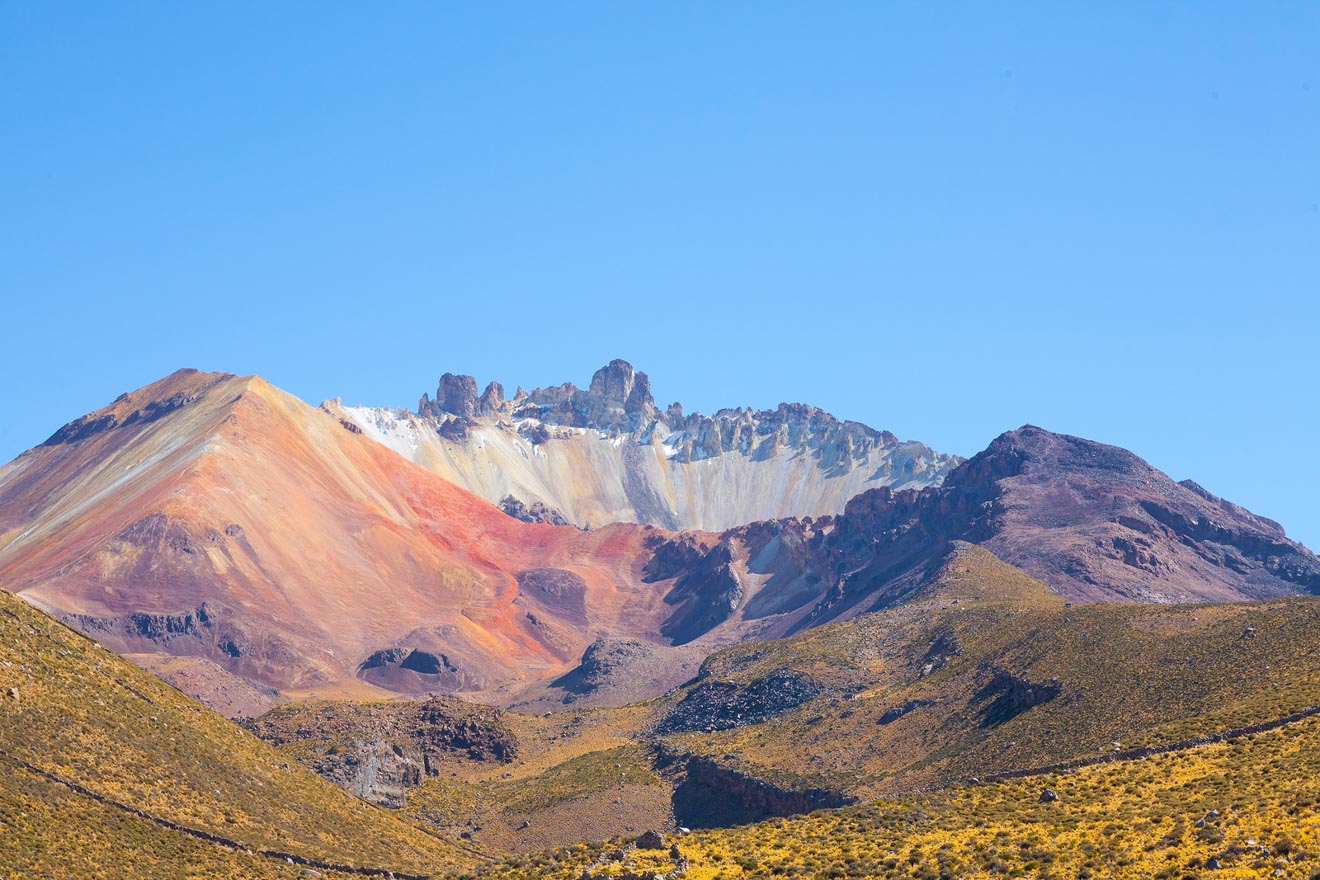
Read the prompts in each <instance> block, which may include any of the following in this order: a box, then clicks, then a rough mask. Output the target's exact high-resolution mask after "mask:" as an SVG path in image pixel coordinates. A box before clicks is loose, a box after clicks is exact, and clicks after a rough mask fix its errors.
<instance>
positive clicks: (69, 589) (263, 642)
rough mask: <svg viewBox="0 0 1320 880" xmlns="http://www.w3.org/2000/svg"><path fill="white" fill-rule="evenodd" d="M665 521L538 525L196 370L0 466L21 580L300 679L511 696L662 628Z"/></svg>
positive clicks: (85, 615)
mask: <svg viewBox="0 0 1320 880" xmlns="http://www.w3.org/2000/svg"><path fill="white" fill-rule="evenodd" d="M662 536H663V533H659V532H656V531H655V530H652V529H648V528H645V527H640V526H635V525H616V526H608V527H605V528H601V529H599V530H594V531H580V530H578V529H576V528H572V527H563V526H551V525H544V524H531V523H524V522H520V521H518V520H515V519H513V518H512V517H509V516H506V515H505V514H503V513H501V512H500V511H499V510H498V509H496V508H495V507H493V506H491V505H490V504H488V503H487V502H485V501H483V500H481V499H480V498H478V497H476V496H475V495H472V494H470V493H469V492H466V491H464V490H462V489H460V488H458V487H457V486H454V485H453V484H451V483H448V482H446V481H444V480H443V479H441V478H439V477H437V476H436V475H434V474H432V473H431V472H429V471H427V470H425V469H423V468H421V467H419V466H417V465H414V464H412V463H411V462H409V461H407V460H406V459H404V458H403V457H401V456H399V455H398V454H396V453H394V452H393V451H391V450H389V449H388V448H386V447H384V446H382V445H380V444H378V443H376V442H375V441H372V440H370V439H368V438H366V437H364V436H362V435H361V434H360V433H357V432H355V430H354V429H353V428H352V427H351V426H347V425H344V424H342V423H341V422H340V421H339V420H338V419H336V418H335V417H333V416H331V415H330V414H328V413H326V412H324V411H322V410H318V409H315V408H313V407H311V406H308V405H307V404H305V403H303V402H302V401H300V400H298V399H297V398H295V397H293V396H291V395H289V394H287V393H285V392H283V391H281V390H279V389H278V388H275V387H274V386H272V385H271V384H270V383H268V382H266V381H265V380H263V379H261V378H259V377H254V376H247V377H236V376H232V375H227V374H213V373H200V372H197V371H194V370H183V371H180V372H178V373H175V374H173V375H171V376H169V377H167V378H165V379H163V380H161V381H159V382H157V383H155V384H153V385H149V386H147V387H145V388H142V389H140V390H138V391H136V392H133V393H132V394H127V395H124V396H122V397H120V398H119V399H118V400H116V401H115V402H114V403H113V404H112V405H110V406H109V407H106V408H105V409H102V410H98V411H97V412H94V413H91V414H89V415H87V416H85V417H83V418H81V419H79V420H77V421H75V422H72V423H70V424H69V425H67V426H65V427H64V428H63V429H61V430H60V431H59V432H57V433H56V434H55V435H54V436H52V437H51V438H50V440H48V441H47V442H46V443H45V444H43V445H41V446H39V447H37V448H35V449H32V450H30V451H28V452H26V453H24V454H23V455H22V456H20V457H19V458H18V459H16V460H15V461H14V462H12V463H10V464H9V465H7V466H5V467H4V468H3V469H0V584H4V585H5V587H6V588H8V589H11V590H14V591H16V592H18V593H20V594H21V595H22V596H23V597H24V598H26V599H27V600H29V601H31V602H33V603H35V604H36V605H38V606H40V607H42V608H44V609H46V610H48V611H51V612H53V613H55V614H57V615H59V616H61V617H62V618H64V619H65V620H68V621H69V622H71V623H72V624H74V625H75V626H77V627H79V628H80V629H82V630H84V631H86V632H89V633H91V634H93V635H94V636H95V637H96V638H98V639H99V640H101V641H102V642H104V643H105V644H107V645H108V646H109V647H111V648H113V649H115V650H119V651H121V652H130V653H159V652H164V653H168V654H174V655H180V656H195V657H204V658H207V659H210V660H213V661H215V662H217V663H219V664H220V665H221V666H223V667H224V668H225V669H227V670H228V671H229V672H231V673H234V674H237V675H240V676H243V677H246V678H249V679H252V680H254V681H256V682H260V683H263V684H265V685H270V686H274V687H277V688H279V689H281V690H283V691H285V692H286V693H294V694H297V693H317V694H320V695H344V694H350V693H362V692H363V690H364V689H367V690H369V688H367V686H366V685H364V683H363V682H364V681H365V682H369V683H371V684H373V685H377V686H381V687H384V688H387V689H389V690H396V691H403V692H412V693H418V692H423V691H431V690H434V691H460V692H467V693H486V694H488V695H492V696H494V695H496V694H498V693H499V692H502V691H507V690H511V689H513V688H515V687H516V686H520V685H522V684H525V683H527V682H529V681H534V680H538V679H543V678H546V677H549V676H554V675H558V674H562V673H563V672H566V671H567V670H569V669H570V668H572V667H573V666H574V665H576V663H577V661H578V659H579V658H580V657H581V655H582V653H583V651H584V649H585V648H586V647H587V646H588V645H589V644H591V643H592V642H593V641H594V640H595V639H597V638H598V637H600V636H617V635H625V636H641V637H644V638H649V639H651V640H656V639H657V636H656V634H657V633H658V632H659V631H660V627H661V624H662V622H663V620H664V619H665V617H666V616H667V615H668V613H669V611H670V609H669V608H668V606H667V605H666V604H665V602H664V596H665V594H666V592H667V591H668V586H669V585H667V584H666V583H664V582H655V581H654V579H652V580H653V582H651V583H644V582H643V577H644V574H643V571H642V569H643V566H644V565H645V564H646V562H647V560H648V559H649V558H650V555H651V554H650V550H649V549H648V548H649V547H651V546H654V545H655V544H656V543H657V540H658V539H659V538H661V537H662Z"/></svg>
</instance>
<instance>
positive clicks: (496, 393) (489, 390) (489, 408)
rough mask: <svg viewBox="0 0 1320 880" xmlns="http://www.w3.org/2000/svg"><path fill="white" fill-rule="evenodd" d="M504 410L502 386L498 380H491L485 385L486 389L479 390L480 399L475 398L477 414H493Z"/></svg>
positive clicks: (487, 415)
mask: <svg viewBox="0 0 1320 880" xmlns="http://www.w3.org/2000/svg"><path fill="white" fill-rule="evenodd" d="M503 411H504V386H503V385H501V384H500V383H499V382H491V383H490V384H488V385H487V386H486V390H485V391H483V392H481V397H480V399H478V400H477V415H479V416H486V417H489V416H494V415H499V414H500V413H502V412H503Z"/></svg>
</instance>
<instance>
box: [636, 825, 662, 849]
mask: <svg viewBox="0 0 1320 880" xmlns="http://www.w3.org/2000/svg"><path fill="white" fill-rule="evenodd" d="M636 844H637V848H638V849H664V848H665V836H664V835H663V834H661V833H660V832H659V831H655V830H654V829H653V830H651V831H646V832H644V833H643V834H642V836H641V837H638V838H637V840H636Z"/></svg>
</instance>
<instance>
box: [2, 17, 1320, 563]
mask: <svg viewBox="0 0 1320 880" xmlns="http://www.w3.org/2000/svg"><path fill="white" fill-rule="evenodd" d="M1318 47H1320V5H1316V4H1314V3H1310V2H1297V3H1272V2H1264V0H1262V2H1243V3H1237V4H1219V3H1208V2H1185V3H1176V2H1166V3H1093V4H1075V3H1070V4H1058V3H1043V2H1042V3H1036V4H998V3H996V4H989V3H966V4H956V3H947V4H931V3H917V2H913V3H905V2H893V3H873V2H863V3H856V4H848V3H840V4H820V3H805V2H802V3H793V4H781V3H771V2H760V0H758V2H754V3H745V4H744V3H732V2H729V3H714V4H713V3H705V2H702V3H680V2H665V3H604V2H602V3H599V4H581V3H523V4H504V3H495V2H472V3H466V4H460V3H418V4H409V3H402V2H399V3H384V4H381V3H360V4H355V5H335V4H329V3H305V4H304V3H294V2H281V3H269V2H259V3H251V4H243V3H223V4H198V3H154V4H143V3H88V4H77V3H19V2H11V3H3V4H0V298H2V299H0V302H2V304H3V318H2V320H3V327H4V333H3V336H2V337H0V370H3V375H4V378H5V383H4V397H3V404H2V405H0V460H8V459H9V458H11V457H13V456H15V455H17V454H18V453H19V452H21V451H22V450H23V449H25V448H27V447H29V446H31V445H34V444H36V443H38V442H40V441H41V440H43V439H44V438H45V437H47V436H48V435H49V434H51V433H52V432H53V431H54V430H55V429H56V428H58V427H59V426H60V425H61V424H63V423H64V422H66V421H68V420H69V419H71V418H74V417H76V416H78V415H80V414H82V413H84V412H86V411H88V410H91V409H94V408H96V407H99V406H102V405H104V404H106V403H108V402H109V401H110V400H111V399H113V398H114V397H115V396H116V395H118V394H119V393H120V392H123V391H126V390H129V389H131V388H135V387H138V386H140V385H143V384H145V383H147V382H150V381H152V380H154V379H156V378H159V377H160V376H162V375H164V374H165V373H168V372H170V371H172V370H174V369H176V368H178V367H180V366H185V365H186V366H196V367H199V368H203V369H208V370H224V371H230V372H237V373H260V374H262V375H264V376H266V377H267V378H268V379H270V380H271V381H272V382H274V383H275V384H277V385H279V386H281V387H283V388H285V389H287V390H289V391H291V392H293V393H295V394H297V395H299V396H300V397H302V398H304V399H305V400H308V401H310V402H312V403H317V402H319V401H320V400H322V399H324V398H327V397H333V396H342V397H343V398H345V399H346V400H347V401H349V402H352V403H358V402H362V403H371V404H380V405H400V406H404V405H406V406H413V405H415V402H416V400H417V398H418V397H419V396H420V395H421V393H422V392H423V391H432V392H433V391H434V388H435V382H436V379H437V377H438V376H439V374H440V373H441V372H444V371H453V372H465V373H472V374H474V375H476V376H477V378H478V380H479V381H480V382H482V383H483V384H484V383H485V381H486V380H488V379H492V378H494V379H499V380H501V381H503V382H504V383H505V384H506V385H507V386H508V387H509V388H510V389H512V388H513V386H514V385H517V384H523V385H525V386H528V387H531V386H533V385H547V384H552V383H554V384H557V383H559V382H562V381H565V380H574V381H577V382H578V383H579V384H583V383H585V382H586V381H587V379H588V378H589V377H590V375H591V372H592V370H593V369H595V368H596V367H598V366H600V365H601V364H603V363H604V362H606V361H607V360H609V359H610V358H613V357H624V358H627V359H629V360H631V361H632V362H633V363H634V364H636V365H637V366H638V367H639V368H641V369H644V370H646V371H648V372H649V373H650V375H651V379H652V385H653V387H654V389H655V392H656V396H657V398H659V399H660V403H661V404H662V405H664V404H666V403H668V402H670V401H672V400H675V399H677V400H681V401H683V403H684V404H685V405H686V406H687V407H688V408H689V409H692V408H696V409H701V410H703V411H707V412H709V411H711V410H713V409H716V408H718V407H720V406H725V405H728V406H733V405H743V404H750V405H753V406H758V407H759V406H772V405H774V404H775V403H777V402H779V401H780V400H802V401H806V402H809V403H814V404H817V405H819V406H822V407H825V408H826V409H829V410H831V411H832V412H834V413H835V414H837V415H839V416H841V417H846V418H852V419H857V420H860V421H864V422H867V423H869V424H871V425H874V426H876V427H882V428H888V429H890V430H892V431H894V432H895V433H897V434H898V435H900V436H901V437H905V438H915V439H920V440H924V441H926V442H928V443H930V444H931V445H933V446H935V447H937V448H939V449H942V450H946V451H950V452H956V453H961V454H963V455H969V454H972V453H974V452H976V451H977V450H979V449H981V448H982V447H984V446H985V445H986V444H987V443H988V442H989V441H990V440H991V439H992V438H993V437H994V436H995V435H996V434H998V433H1000V432H1002V431H1004V430H1007V429H1011V428H1015V427H1018V426H1019V425H1021V424H1023V423H1026V422H1031V423H1034V424H1038V425H1041V426H1043V427H1046V428H1049V429H1051V430H1055V431H1063V432H1067V433H1073V434H1079V435H1083V436H1086V437H1090V438H1094V439H1097V440H1102V441H1105V442H1110V443H1117V444H1120V445H1123V446H1126V447H1128V448H1130V449H1132V450H1134V451H1136V452H1137V453H1138V454H1140V455H1142V456H1143V457H1145V458H1146V459H1148V460H1149V461H1150V462H1151V463H1153V464H1155V465H1156V466H1158V467H1160V468H1162V469H1164V470H1166V471H1168V472H1169V473H1170V474H1171V475H1173V476H1174V477H1175V478H1178V479H1182V478H1185V477H1192V478H1194V479H1196V480H1197V481H1199V482H1200V483H1202V484H1203V485H1205V486H1206V488H1208V489H1210V490H1211V491H1213V492H1216V493H1218V494H1221V495H1224V496H1225V497H1228V498H1230V499H1232V500H1235V501H1237V502H1239V503H1242V504H1244V505H1246V506H1248V507H1250V508H1251V509H1253V510H1255V511H1256V512H1258V513H1261V514H1264V515H1266V516H1270V517H1273V518H1275V519H1278V520H1280V521H1281V522H1283V523H1284V525H1285V526H1286V527H1287V528H1288V530H1289V533H1290V534H1292V535H1293V536H1294V537H1296V538H1298V539H1300V540H1302V541H1304V542H1306V543H1308V544H1309V545H1310V546H1311V547H1313V548H1316V549H1320V465H1318V464H1317V460H1316V455H1315V451H1316V441H1315V438H1316V435H1317V433H1318V432H1320V410H1318V408H1317V380H1318V378H1320V354H1318V353H1317V332H1318V331H1320V304H1317V302H1316V296H1317V294H1320V48H1318Z"/></svg>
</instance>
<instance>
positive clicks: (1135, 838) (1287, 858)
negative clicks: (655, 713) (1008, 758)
mask: <svg viewBox="0 0 1320 880" xmlns="http://www.w3.org/2000/svg"><path fill="white" fill-rule="evenodd" d="M1317 773H1320V720H1317V719H1316V718H1309V719H1306V720H1303V721H1299V722H1297V723H1295V724H1291V725H1288V726H1285V727H1282V728H1280V729H1278V730H1274V731H1270V732H1268V733H1260V734H1256V735H1254V736H1247V737H1242V738H1238V739H1234V740H1232V741H1230V742H1223V743H1216V744H1210V745H1205V746H1200V747H1196V748H1191V749H1186V750H1182V751H1177V752H1173V753H1170V754H1162V755H1156V756H1153V757H1150V758H1148V759H1143V760H1134V761H1126V762H1115V763H1108V764H1102V765H1097V766H1092V767H1085V768H1082V769H1079V770H1076V771H1074V772H1071V773H1063V774H1047V775H1043V776H1036V777H1031V778H1026V779H1019V780H1014V781H1008V782H1002V783H994V784H983V785H979V786H972V787H958V788H953V789H947V790H942V791H936V792H929V793H925V794H911V795H907V796H904V797H901V798H897V799H891V800H882V801H879V802H877V803H874V804H872V805H869V806H865V807H853V808H848V809H844V810H838V811H831V812H821V813H816V814H813V815H810V816H803V817H799V818H794V819H777V820H773V821H770V822H763V823H759V824H754V825H748V826H744V827H739V828H731V829H718V830H710V831H698V832H695V833H693V834H692V835H689V836H682V837H670V839H669V840H667V841H665V842H664V844H663V845H662V846H661V847H660V848H659V849H654V850H649V849H643V848H638V847H637V846H636V845H635V843H634V839H632V838H629V839H616V840H613V841H609V842H605V843H601V844H596V845H593V846H588V847H573V848H564V849H559V850H554V851H551V852H546V853H542V854H538V855H536V856H532V857H528V858H523V859H518V860H514V861H513V862H512V863H511V864H506V865H504V866H501V867H499V868H494V869H489V870H487V871H484V872H482V874H481V876H483V877H490V878H495V877H499V878H531V877H538V878H564V880H567V878H573V880H578V878H584V877H586V876H587V874H588V873H589V874H590V875H591V876H592V877H596V878H606V877H622V876H633V877H637V876H646V874H647V873H648V872H655V873H656V874H665V875H668V876H675V875H674V874H673V873H672V872H674V871H675V870H676V869H680V868H681V869H682V870H683V876H685V877H688V878H692V880H713V878H726V880H738V878H748V880H753V878H755V880H769V878H773V877H794V876H798V877H827V878H870V877H884V878H913V877H915V878H929V880H936V878H941V877H968V878H998V877H1005V876H1008V877H1023V876H1025V877H1038V878H1065V877H1067V878H1100V877H1114V878H1159V880H1172V878H1198V877H1231V878H1246V877H1294V878H1306V877H1313V876H1315V873H1316V871H1317V868H1320V826H1318V825H1317V823H1316V821H1315V818H1314V817H1315V810H1316V806H1317V799H1316V792H1315V786H1314V780H1315V776H1316V774H1317ZM670 846H676V847H677V849H676V850H675V849H670ZM584 872H585V873H584Z"/></svg>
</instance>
